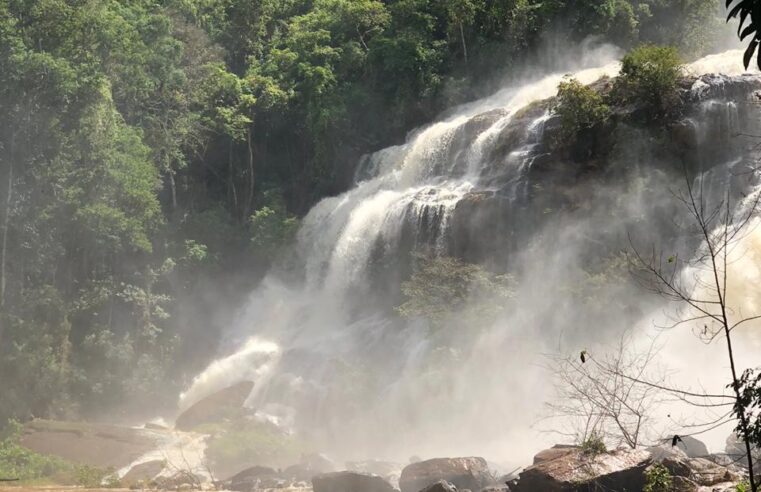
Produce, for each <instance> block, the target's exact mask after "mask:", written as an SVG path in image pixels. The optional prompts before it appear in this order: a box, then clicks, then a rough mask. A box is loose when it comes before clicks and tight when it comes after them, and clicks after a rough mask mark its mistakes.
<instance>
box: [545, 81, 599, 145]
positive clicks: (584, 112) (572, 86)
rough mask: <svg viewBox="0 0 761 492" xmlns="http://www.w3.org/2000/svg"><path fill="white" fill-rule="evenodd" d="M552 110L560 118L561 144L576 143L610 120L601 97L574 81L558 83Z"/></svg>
mask: <svg viewBox="0 0 761 492" xmlns="http://www.w3.org/2000/svg"><path fill="white" fill-rule="evenodd" d="M553 110H554V111H555V113H556V114H557V115H558V116H559V117H560V125H561V139H562V143H573V142H576V141H577V140H578V139H579V138H580V137H581V136H583V134H584V133H586V132H589V131H595V130H597V129H599V128H600V127H601V126H602V125H604V124H605V123H606V122H607V121H608V118H610V108H609V107H608V105H607V104H605V102H604V100H603V97H602V96H601V95H600V94H599V93H598V92H597V91H596V90H594V89H592V88H591V87H588V86H586V85H584V84H582V83H581V82H579V81H578V80H576V79H570V80H567V81H565V82H561V83H560V85H559V86H558V96H557V99H556V100H555V105H554V106H553Z"/></svg>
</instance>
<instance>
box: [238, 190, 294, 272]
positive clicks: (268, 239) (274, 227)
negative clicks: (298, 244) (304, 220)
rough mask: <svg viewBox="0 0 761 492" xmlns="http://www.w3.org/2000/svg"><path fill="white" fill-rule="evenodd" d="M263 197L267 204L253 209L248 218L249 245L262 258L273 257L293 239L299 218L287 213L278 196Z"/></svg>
mask: <svg viewBox="0 0 761 492" xmlns="http://www.w3.org/2000/svg"><path fill="white" fill-rule="evenodd" d="M265 197H266V198H267V200H266V201H267V203H268V205H264V206H262V207H261V208H260V209H258V210H255V211H254V213H253V214H252V215H251V217H250V219H249V227H250V230H251V247H252V248H253V249H254V251H255V252H256V253H257V254H258V255H260V256H262V257H264V258H274V257H275V256H276V255H277V254H278V253H279V252H282V251H283V248H284V247H285V246H287V245H288V244H290V243H291V242H292V241H293V238H294V236H295V235H296V231H297V229H298V226H299V220H298V219H297V218H296V217H294V216H293V215H290V214H288V211H287V210H286V208H285V204H284V203H283V201H282V199H280V197H275V196H272V195H271V194H270V195H269V196H267V195H265Z"/></svg>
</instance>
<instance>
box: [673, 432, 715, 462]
mask: <svg viewBox="0 0 761 492" xmlns="http://www.w3.org/2000/svg"><path fill="white" fill-rule="evenodd" d="M681 440H682V442H680V443H677V446H678V447H679V448H681V449H682V450H683V451H684V452H685V454H687V456H689V457H690V458H702V457H704V456H708V454H709V453H708V447H707V446H706V445H705V444H704V443H703V441H701V440H699V439H695V438H694V437H692V436H684V437H682V438H681Z"/></svg>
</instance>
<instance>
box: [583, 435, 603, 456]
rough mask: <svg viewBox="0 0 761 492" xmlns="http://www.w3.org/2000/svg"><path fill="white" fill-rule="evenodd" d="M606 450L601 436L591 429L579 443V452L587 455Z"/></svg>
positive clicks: (601, 452) (594, 454)
mask: <svg viewBox="0 0 761 492" xmlns="http://www.w3.org/2000/svg"><path fill="white" fill-rule="evenodd" d="M607 451H608V448H606V447H605V439H603V436H602V435H601V434H599V433H597V432H595V431H592V432H591V433H590V434H589V436H587V438H586V439H584V441H583V442H582V443H581V452H582V453H584V454H587V455H592V456H596V455H598V454H603V453H605V452H607Z"/></svg>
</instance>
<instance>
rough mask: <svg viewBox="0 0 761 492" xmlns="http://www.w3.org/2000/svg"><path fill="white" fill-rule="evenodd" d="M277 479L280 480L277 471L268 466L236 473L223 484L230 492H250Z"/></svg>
mask: <svg viewBox="0 0 761 492" xmlns="http://www.w3.org/2000/svg"><path fill="white" fill-rule="evenodd" d="M276 478H278V472H277V470H274V469H272V468H269V467H266V466H252V467H250V468H246V469H245V470H243V471H241V472H238V473H236V474H235V475H233V476H232V477H230V478H228V479H227V480H225V481H224V482H223V484H224V487H225V488H226V489H228V490H236V491H239V492H248V491H250V490H255V489H256V488H259V487H260V486H261V485H263V482H270V481H272V480H273V479H276Z"/></svg>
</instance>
